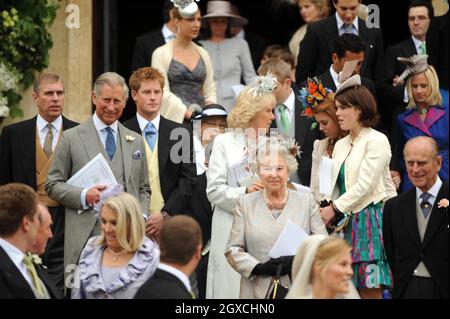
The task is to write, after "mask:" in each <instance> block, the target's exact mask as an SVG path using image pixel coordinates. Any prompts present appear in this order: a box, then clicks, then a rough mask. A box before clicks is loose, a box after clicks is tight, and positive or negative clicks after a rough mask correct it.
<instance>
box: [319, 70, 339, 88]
mask: <svg viewBox="0 0 450 319" xmlns="http://www.w3.org/2000/svg"><path fill="white" fill-rule="evenodd" d="M319 79H320V80H321V81H322V84H323V85H324V86H325V87H326V88H327V89H330V90H332V91H333V92H336V85H335V84H334V81H333V77H332V76H331V73H330V70H328V71H327V72H325V73H323V74H322V75H320V76H319Z"/></svg>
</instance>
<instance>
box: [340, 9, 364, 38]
mask: <svg viewBox="0 0 450 319" xmlns="http://www.w3.org/2000/svg"><path fill="white" fill-rule="evenodd" d="M336 21H337V27H338V30H340V29H341V27H342V25H343V24H344V21H342V19H341V17H340V16H339V14H338V13H337V12H336ZM352 24H353V26H354V27H355V28H356V30H357V31H358V33H359V26H358V16H356V17H355V20H353V22H352Z"/></svg>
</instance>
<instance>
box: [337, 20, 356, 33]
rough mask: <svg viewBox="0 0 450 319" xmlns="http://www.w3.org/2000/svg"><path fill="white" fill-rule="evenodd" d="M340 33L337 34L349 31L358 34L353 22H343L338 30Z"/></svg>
mask: <svg viewBox="0 0 450 319" xmlns="http://www.w3.org/2000/svg"><path fill="white" fill-rule="evenodd" d="M340 31H341V32H340V34H339V35H343V34H344V33H351V34H354V35H358V34H357V31H356V28H355V27H354V26H353V24H345V23H344V24H343V25H342V27H341V30H340Z"/></svg>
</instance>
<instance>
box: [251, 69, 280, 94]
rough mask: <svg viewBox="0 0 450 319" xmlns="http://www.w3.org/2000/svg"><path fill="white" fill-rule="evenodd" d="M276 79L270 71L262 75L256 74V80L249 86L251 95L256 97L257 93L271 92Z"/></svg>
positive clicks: (274, 86)
mask: <svg viewBox="0 0 450 319" xmlns="http://www.w3.org/2000/svg"><path fill="white" fill-rule="evenodd" d="M277 83H278V81H277V79H276V78H274V77H273V76H272V73H270V71H269V72H267V74H266V75H264V76H258V78H257V79H256V81H255V82H254V83H253V84H252V85H251V86H250V87H251V89H250V90H249V92H250V93H252V94H253V97H257V96H258V95H265V94H272V93H273V91H274V90H275V88H276V87H277Z"/></svg>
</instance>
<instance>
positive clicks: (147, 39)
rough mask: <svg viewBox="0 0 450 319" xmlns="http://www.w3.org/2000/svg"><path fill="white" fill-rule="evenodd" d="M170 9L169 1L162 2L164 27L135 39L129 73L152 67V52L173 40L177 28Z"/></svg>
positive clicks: (171, 5)
mask: <svg viewBox="0 0 450 319" xmlns="http://www.w3.org/2000/svg"><path fill="white" fill-rule="evenodd" d="M172 8H173V3H172V2H171V1H169V0H166V1H164V4H163V11H162V16H163V19H164V25H163V26H162V28H158V29H155V30H151V31H149V32H147V33H145V34H143V35H141V36H139V37H138V38H137V39H136V43H135V45H134V51H133V57H132V60H131V71H135V70H137V69H139V68H143V67H145V66H150V65H152V54H153V51H155V50H156V49H157V48H159V47H160V46H162V45H164V44H166V43H167V42H169V41H172V40H173V39H174V38H175V36H176V33H177V27H176V26H175V22H174V21H175V20H174V18H173V17H172V16H171V14H170V10H171V9H172Z"/></svg>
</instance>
